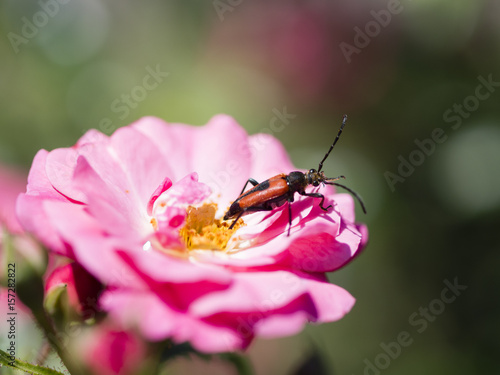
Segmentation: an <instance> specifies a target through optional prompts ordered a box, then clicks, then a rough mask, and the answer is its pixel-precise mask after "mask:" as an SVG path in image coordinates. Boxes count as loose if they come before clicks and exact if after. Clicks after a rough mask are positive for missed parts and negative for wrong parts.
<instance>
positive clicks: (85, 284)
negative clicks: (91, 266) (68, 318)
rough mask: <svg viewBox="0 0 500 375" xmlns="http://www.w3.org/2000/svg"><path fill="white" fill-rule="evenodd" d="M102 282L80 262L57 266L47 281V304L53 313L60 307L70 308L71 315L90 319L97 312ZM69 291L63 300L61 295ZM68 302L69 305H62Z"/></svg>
mask: <svg viewBox="0 0 500 375" xmlns="http://www.w3.org/2000/svg"><path fill="white" fill-rule="evenodd" d="M101 288H102V286H101V284H100V283H99V282H98V281H97V280H96V279H95V278H94V277H93V276H92V275H91V274H89V273H88V272H87V271H86V270H85V269H84V268H83V267H82V266H80V265H79V264H78V263H70V264H66V265H64V266H61V267H58V268H56V269H55V270H54V271H53V272H52V273H51V274H50V276H49V277H48V278H47V281H46V283H45V306H46V308H47V310H48V311H49V313H51V314H53V313H55V312H56V310H57V309H59V308H65V309H66V308H68V309H69V310H68V311H69V312H70V313H72V314H71V315H74V314H76V316H78V317H81V318H82V319H89V318H92V317H94V316H95V313H96V312H97V310H98V308H97V297H98V294H99V292H100V290H101ZM64 293H67V298H66V299H65V300H64V301H65V302H62V299H61V296H62V295H63V294H64ZM61 302H62V304H63V305H64V304H67V306H61Z"/></svg>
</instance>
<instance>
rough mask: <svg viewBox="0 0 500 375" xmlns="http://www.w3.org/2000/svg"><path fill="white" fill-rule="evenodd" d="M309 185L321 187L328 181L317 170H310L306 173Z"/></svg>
mask: <svg viewBox="0 0 500 375" xmlns="http://www.w3.org/2000/svg"><path fill="white" fill-rule="evenodd" d="M306 176H307V183H308V184H309V185H312V186H319V184H320V183H322V182H324V181H325V180H326V177H325V175H324V173H323V172H318V171H317V170H316V169H309V171H308V172H307V173H306Z"/></svg>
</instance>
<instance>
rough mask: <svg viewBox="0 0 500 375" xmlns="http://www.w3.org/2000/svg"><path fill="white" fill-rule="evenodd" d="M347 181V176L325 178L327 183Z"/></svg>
mask: <svg viewBox="0 0 500 375" xmlns="http://www.w3.org/2000/svg"><path fill="white" fill-rule="evenodd" d="M340 179H342V180H345V176H337V177H332V178H328V177H327V178H325V181H337V180H340ZM328 185H331V184H328Z"/></svg>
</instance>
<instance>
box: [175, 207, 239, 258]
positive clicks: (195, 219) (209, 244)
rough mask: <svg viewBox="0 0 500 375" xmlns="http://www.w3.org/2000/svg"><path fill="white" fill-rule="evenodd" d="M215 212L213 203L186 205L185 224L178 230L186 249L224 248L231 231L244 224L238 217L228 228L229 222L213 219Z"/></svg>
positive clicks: (231, 233)
mask: <svg viewBox="0 0 500 375" xmlns="http://www.w3.org/2000/svg"><path fill="white" fill-rule="evenodd" d="M216 212H217V204H215V203H210V204H207V203H205V204H204V205H203V206H201V207H198V208H196V207H192V206H189V207H188V209H187V217H186V224H185V225H184V227H182V229H181V230H180V235H181V238H182V239H183V240H184V243H185V244H186V247H187V248H188V250H193V249H211V250H224V249H225V248H226V245H227V243H228V241H229V239H230V238H231V236H232V235H233V233H234V232H235V231H236V230H237V229H238V228H240V227H242V226H243V225H245V224H244V223H243V220H241V219H240V220H238V222H237V223H236V225H235V226H234V228H232V229H231V230H229V226H230V225H231V223H230V222H226V221H222V220H219V219H215V213H216Z"/></svg>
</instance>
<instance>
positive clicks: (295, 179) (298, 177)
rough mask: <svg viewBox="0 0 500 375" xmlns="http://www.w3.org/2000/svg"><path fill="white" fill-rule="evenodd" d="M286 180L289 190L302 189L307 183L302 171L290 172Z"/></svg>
mask: <svg viewBox="0 0 500 375" xmlns="http://www.w3.org/2000/svg"><path fill="white" fill-rule="evenodd" d="M286 180H287V183H288V187H289V188H290V190H291V191H303V190H304V189H305V188H306V186H307V185H308V182H307V177H306V175H305V174H304V173H302V172H290V174H289V175H288V176H287V178H286Z"/></svg>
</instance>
